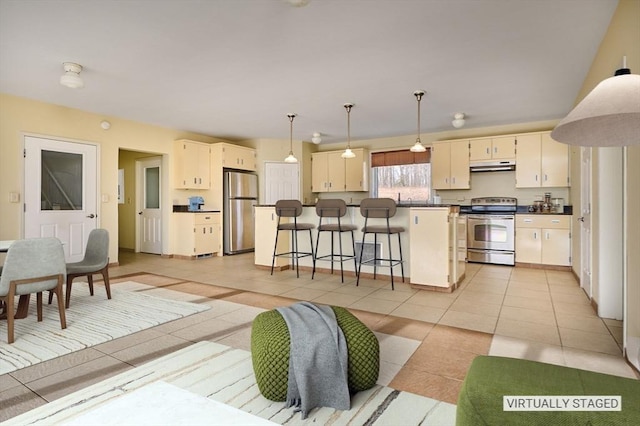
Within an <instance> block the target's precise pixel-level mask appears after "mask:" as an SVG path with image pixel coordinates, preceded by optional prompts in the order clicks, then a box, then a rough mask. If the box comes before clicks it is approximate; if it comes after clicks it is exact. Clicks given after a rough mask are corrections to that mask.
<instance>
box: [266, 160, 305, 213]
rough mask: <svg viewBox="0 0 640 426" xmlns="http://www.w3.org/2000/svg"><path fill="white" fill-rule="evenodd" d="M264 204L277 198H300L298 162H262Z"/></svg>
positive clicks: (272, 202)
mask: <svg viewBox="0 0 640 426" xmlns="http://www.w3.org/2000/svg"><path fill="white" fill-rule="evenodd" d="M264 176H265V178H264V192H265V201H264V204H275V203H276V201H278V200H300V166H299V164H298V163H281V162H265V163H264Z"/></svg>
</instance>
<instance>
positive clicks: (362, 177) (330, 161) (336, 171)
mask: <svg viewBox="0 0 640 426" xmlns="http://www.w3.org/2000/svg"><path fill="white" fill-rule="evenodd" d="M352 151H353V153H354V154H356V156H355V158H346V159H345V158H342V152H343V151H326V152H316V153H313V154H311V191H312V192H345V191H368V190H369V185H368V179H367V176H368V172H369V170H368V169H369V151H368V150H366V149H363V148H355V149H352Z"/></svg>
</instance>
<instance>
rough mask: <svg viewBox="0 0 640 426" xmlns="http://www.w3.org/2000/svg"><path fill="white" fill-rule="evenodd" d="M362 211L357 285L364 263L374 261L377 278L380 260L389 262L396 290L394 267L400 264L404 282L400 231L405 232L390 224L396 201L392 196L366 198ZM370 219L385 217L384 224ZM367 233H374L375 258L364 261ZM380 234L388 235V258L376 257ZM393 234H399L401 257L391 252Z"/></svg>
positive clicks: (374, 273)
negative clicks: (362, 220) (395, 256)
mask: <svg viewBox="0 0 640 426" xmlns="http://www.w3.org/2000/svg"><path fill="white" fill-rule="evenodd" d="M360 213H361V214H362V216H364V227H363V228H362V246H361V247H360V266H359V267H358V279H357V281H356V285H359V284H360V270H361V269H362V264H363V263H365V264H369V263H373V279H374V280H375V279H376V269H377V266H378V262H379V261H380V262H389V264H388V265H384V264H383V265H381V266H387V267H389V269H390V270H391V274H390V275H391V290H394V286H393V267H394V266H396V265H398V264H399V265H400V269H401V271H402V282H404V265H403V262H404V261H403V259H402V244H401V242H400V233H402V232H404V228H403V227H402V226H391V225H390V224H389V219H390V218H392V217H393V216H395V214H396V202H395V201H394V200H393V199H391V198H366V199H364V200H362V201H361V202H360ZM369 219H384V220H385V224H384V225H370V224H369ZM367 234H373V238H374V240H373V242H374V254H373V259H369V260H365V261H364V262H363V261H362V253H363V251H364V243H365V239H366V237H367ZM378 234H383V235H386V236H387V241H388V244H389V257H388V258H378V257H376V252H375V247H376V246H377V244H378ZM391 234H397V235H398V248H399V250H400V259H394V258H393V255H392V253H391Z"/></svg>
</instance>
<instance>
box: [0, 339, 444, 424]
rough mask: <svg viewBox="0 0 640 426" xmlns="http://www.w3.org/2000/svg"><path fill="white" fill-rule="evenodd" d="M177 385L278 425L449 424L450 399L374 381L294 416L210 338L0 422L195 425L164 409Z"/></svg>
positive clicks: (244, 360)
mask: <svg viewBox="0 0 640 426" xmlns="http://www.w3.org/2000/svg"><path fill="white" fill-rule="evenodd" d="M162 383H166V384H169V385H171V387H174V388H177V390H178V391H179V392H178V393H175V391H170V393H169V394H168V395H164V394H163V393H162V392H166V391H164V390H163V388H166V386H162ZM136 391H143V395H144V400H145V403H144V404H140V403H139V401H140V398H136V397H135V396H134V395H132V394H133V393H134V392H136ZM183 391H184V392H189V393H191V394H193V397H191V398H190V397H187V398H186V399H188V400H194V399H195V400H197V398H196V397H200V398H208V399H210V400H213V401H217V402H219V403H222V404H225V405H227V406H229V407H233V408H235V409H238V410H242V411H243V412H245V413H249V414H251V415H253V416H257V417H258V418H261V419H264V420H268V421H271V422H273V423H276V424H282V425H298V424H314V425H346V424H352V425H422V424H433V425H439V426H446V425H454V424H455V412H456V406H455V405H453V404H448V403H446V402H440V401H437V400H434V399H430V398H426V397H423V396H419V395H415V394H412V393H409V392H404V391H398V390H394V389H392V388H390V387H387V386H381V385H376V386H374V387H373V388H372V389H369V390H367V391H364V392H359V393H357V394H355V395H354V396H353V397H352V399H351V409H350V410H347V411H339V410H335V409H333V408H318V409H314V410H312V411H311V412H310V414H309V417H308V418H307V419H305V420H302V418H301V416H300V413H299V412H294V410H293V409H292V408H286V407H285V404H284V403H283V402H274V401H269V400H268V399H266V398H264V397H263V396H262V395H261V394H260V391H259V390H258V386H257V384H256V380H255V377H254V374H253V368H252V365H251V354H250V353H249V352H248V351H245V350H241V349H233V348H230V347H228V346H225V345H221V344H219V343H215V342H199V343H195V344H193V345H191V346H188V347H186V348H184V349H181V350H179V351H176V352H173V353H171V354H168V355H165V356H164V357H161V358H158V359H156V360H154V361H151V362H149V363H146V364H143V365H141V366H139V367H136V368H133V369H131V370H128V371H126V372H124V373H121V374H118V375H116V376H113V377H111V378H109V379H106V380H104V381H102V382H100V383H96V384H95V385H92V386H89V387H87V388H85V389H82V390H80V391H77V392H74V393H72V394H69V395H67V396H65V397H62V398H60V399H57V400H55V401H52V402H50V403H48V404H45V405H43V406H41V407H38V408H35V409H33V410H31V411H29V412H26V413H24V414H21V415H19V416H17V417H14V418H11V419H9V420H7V421H6V422H5V423H4V424H5V425H21V426H22V425H44V424H47V425H51V424H56V425H65V424H94V422H95V421H96V415H98V418H99V419H101V420H100V421H98V423H100V424H114V425H115V424H120V423H117V422H116V423H109V421H108V419H110V418H112V417H113V418H122V417H123V415H126V413H127V412H131V413H134V412H136V416H138V417H142V418H144V417H145V416H144V415H143V414H141V413H140V412H139V410H160V411H162V412H163V413H167V414H166V416H164V417H162V418H163V419H164V420H163V421H161V422H159V423H157V425H162V424H167V425H175V424H185V425H191V424H203V422H202V418H201V417H198V415H197V414H195V413H194V414H193V416H194V417H193V418H189V417H188V416H190V415H191V414H189V413H187V414H184V415H183V416H186V417H182V418H180V419H177V420H176V419H175V417H173V416H172V415H171V412H172V404H178V405H179V404H180V401H182V400H184V399H185V396H184V392H183ZM172 395H177V397H173V396H172ZM123 399H124V400H123ZM163 401H164V402H163ZM158 404H160V405H161V406H159V405H158ZM125 418H126V417H125ZM178 420H179V421H178ZM218 420H219V419H218ZM238 421H239V422H240V423H237V424H242V423H241V422H242V420H240V419H238ZM87 422H90V423H87ZM204 423H206V424H222V423H220V422H217V421H216V416H215V415H213V416H210V417H209V419H208V421H207V422H204ZM245 423H246V422H245Z"/></svg>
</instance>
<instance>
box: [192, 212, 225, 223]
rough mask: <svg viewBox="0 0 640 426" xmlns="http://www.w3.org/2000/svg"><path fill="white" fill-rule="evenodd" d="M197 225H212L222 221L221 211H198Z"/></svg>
mask: <svg viewBox="0 0 640 426" xmlns="http://www.w3.org/2000/svg"><path fill="white" fill-rule="evenodd" d="M195 223H196V225H212V224H214V223H220V213H197V214H196V218H195Z"/></svg>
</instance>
